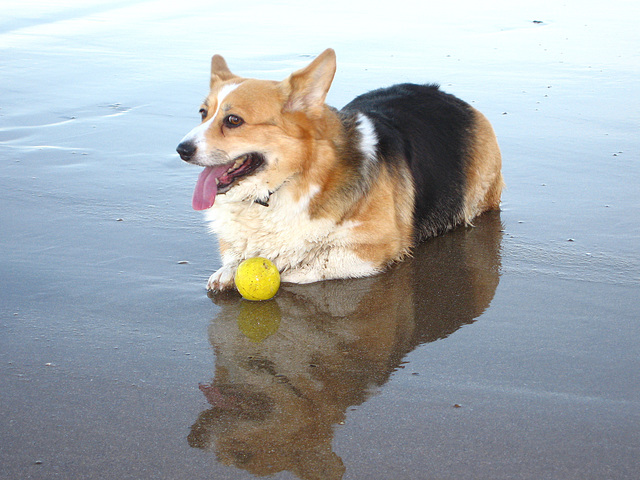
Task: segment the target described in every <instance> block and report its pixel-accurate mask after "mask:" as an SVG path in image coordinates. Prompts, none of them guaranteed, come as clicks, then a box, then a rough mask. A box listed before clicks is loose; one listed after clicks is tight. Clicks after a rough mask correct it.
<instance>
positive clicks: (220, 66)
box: [209, 55, 237, 88]
mask: <svg viewBox="0 0 640 480" xmlns="http://www.w3.org/2000/svg"><path fill="white" fill-rule="evenodd" d="M236 76H237V75H234V74H233V73H231V70H229V67H228V66H227V62H225V61H224V58H222V56H221V55H214V56H213V57H211V81H210V83H209V87H211V88H212V87H213V86H214V85H215V84H216V83H218V82H224V81H225V80H231V79H232V78H236Z"/></svg>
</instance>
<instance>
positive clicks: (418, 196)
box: [340, 83, 474, 241]
mask: <svg viewBox="0 0 640 480" xmlns="http://www.w3.org/2000/svg"><path fill="white" fill-rule="evenodd" d="M358 112H361V113H363V114H365V115H366V116H367V117H368V118H369V119H370V120H371V121H372V122H373V124H374V126H375V130H376V134H377V136H378V146H377V149H378V161H381V162H394V163H395V162H399V161H400V162H402V161H404V162H406V163H407V165H408V166H409V170H410V171H411V174H412V176H413V182H414V185H415V189H416V192H415V206H414V227H415V239H416V241H420V240H423V239H425V238H427V237H430V236H435V235H439V234H441V233H444V232H445V231H447V230H449V229H451V228H452V227H454V226H455V225H457V224H459V223H460V222H461V220H462V216H463V214H462V209H463V199H464V189H465V166H466V164H467V152H468V145H469V141H470V132H471V128H472V126H473V121H474V114H473V110H472V109H471V107H470V106H469V105H468V104H467V103H465V102H463V101H462V100H460V99H458V98H457V97H454V96H453V95H450V94H447V93H445V92H443V91H441V90H440V88H439V86H438V85H414V84H408V83H406V84H400V85H394V86H392V87H389V88H381V89H378V90H374V91H371V92H369V93H365V94H364V95H360V96H359V97H357V98H355V99H354V100H353V101H351V102H350V103H349V104H347V105H346V106H345V107H344V108H343V109H342V110H341V111H340V113H341V115H343V116H344V117H353V116H354V115H356V114H357V113H358Z"/></svg>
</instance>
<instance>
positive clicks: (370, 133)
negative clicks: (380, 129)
mask: <svg viewBox="0 0 640 480" xmlns="http://www.w3.org/2000/svg"><path fill="white" fill-rule="evenodd" d="M357 128H358V131H359V132H360V151H361V152H362V153H363V154H364V155H365V157H367V159H369V160H373V159H375V158H376V153H377V151H378V149H377V147H378V135H376V129H375V127H374V126H373V122H372V121H371V119H370V118H369V117H367V116H366V115H365V114H363V113H358V126H357Z"/></svg>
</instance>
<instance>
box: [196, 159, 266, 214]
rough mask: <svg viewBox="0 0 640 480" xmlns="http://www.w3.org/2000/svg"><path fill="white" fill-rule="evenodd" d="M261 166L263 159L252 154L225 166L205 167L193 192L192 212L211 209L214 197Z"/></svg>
mask: <svg viewBox="0 0 640 480" xmlns="http://www.w3.org/2000/svg"><path fill="white" fill-rule="evenodd" d="M263 164H264V157H263V156H262V155H261V154H259V153H256V152H253V153H247V154H246V155H242V156H241V157H238V158H236V159H235V160H234V161H233V162H231V163H227V164H225V165H217V166H215V167H205V169H204V170H203V171H202V172H201V173H200V176H199V177H198V183H196V188H195V190H194V191H193V200H192V205H193V208H194V210H206V209H207V208H211V207H212V206H213V204H214V202H215V201H216V195H218V194H219V193H226V192H228V191H229V190H230V189H231V187H232V186H233V184H234V183H236V182H237V181H238V179H240V178H243V177H246V176H247V175H250V174H252V173H253V172H255V171H256V170H257V169H258V168H260V167H261V166H262V165H263Z"/></svg>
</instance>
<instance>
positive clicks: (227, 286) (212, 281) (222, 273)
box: [207, 266, 236, 292]
mask: <svg viewBox="0 0 640 480" xmlns="http://www.w3.org/2000/svg"><path fill="white" fill-rule="evenodd" d="M235 273H236V269H235V268H234V267H230V266H227V267H222V268H221V269H220V270H218V271H217V272H215V273H214V274H213V275H211V276H210V277H209V282H208V283H207V290H209V291H210V292H223V291H225V290H231V289H233V288H234V287H235V284H234V281H233V277H234V275H235Z"/></svg>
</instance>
